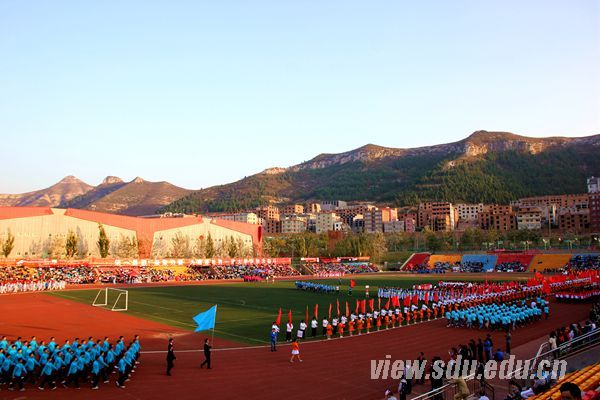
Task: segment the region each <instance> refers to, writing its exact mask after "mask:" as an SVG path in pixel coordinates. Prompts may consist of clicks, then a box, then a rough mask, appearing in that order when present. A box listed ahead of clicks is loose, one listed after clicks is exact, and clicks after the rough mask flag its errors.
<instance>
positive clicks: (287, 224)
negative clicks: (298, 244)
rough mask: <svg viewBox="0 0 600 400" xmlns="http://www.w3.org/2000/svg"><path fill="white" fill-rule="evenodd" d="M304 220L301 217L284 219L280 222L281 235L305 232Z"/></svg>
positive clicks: (305, 224)
mask: <svg viewBox="0 0 600 400" xmlns="http://www.w3.org/2000/svg"><path fill="white" fill-rule="evenodd" d="M306 226H307V223H306V219H305V218H301V217H286V218H284V219H282V220H281V233H284V234H288V233H302V232H306Z"/></svg>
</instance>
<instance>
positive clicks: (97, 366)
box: [0, 335, 141, 391]
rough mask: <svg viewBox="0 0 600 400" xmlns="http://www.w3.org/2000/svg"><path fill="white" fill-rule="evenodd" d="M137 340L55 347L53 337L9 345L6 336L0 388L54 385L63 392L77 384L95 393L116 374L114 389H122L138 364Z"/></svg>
mask: <svg viewBox="0 0 600 400" xmlns="http://www.w3.org/2000/svg"><path fill="white" fill-rule="evenodd" d="M140 350H141V346H140V340H139V336H138V335H135V336H134V338H133V340H132V341H131V342H129V343H126V342H125V339H124V338H123V336H121V337H119V339H118V340H117V341H116V342H114V343H111V341H110V338H108V337H105V338H104V339H102V340H101V339H94V338H93V337H91V336H90V337H88V338H87V339H79V338H75V339H74V340H73V341H70V340H68V339H67V340H65V341H64V342H63V343H62V344H58V343H57V342H56V340H55V338H54V337H51V338H50V340H49V341H48V343H46V342H45V341H44V340H41V341H39V342H38V340H37V338H36V337H35V336H32V337H31V339H30V340H23V339H22V338H21V337H19V338H17V339H16V340H14V341H11V342H9V341H8V340H7V338H6V336H4V337H2V339H1V340H0V388H1V387H2V386H4V385H7V386H8V389H9V390H15V389H18V390H21V391H24V390H25V387H26V385H27V384H32V385H37V388H38V389H39V390H44V389H45V388H46V387H47V388H49V389H51V390H54V389H56V388H57V386H58V384H62V386H64V387H65V388H67V387H74V388H77V389H79V388H80V383H88V384H89V385H90V387H91V388H92V389H99V387H100V383H101V382H103V383H108V382H109V377H110V375H111V374H112V373H115V374H117V378H116V379H115V385H116V386H117V387H119V388H123V389H124V388H125V382H127V381H128V380H129V379H130V378H131V374H132V372H134V371H135V369H136V367H137V365H138V364H139V357H140Z"/></svg>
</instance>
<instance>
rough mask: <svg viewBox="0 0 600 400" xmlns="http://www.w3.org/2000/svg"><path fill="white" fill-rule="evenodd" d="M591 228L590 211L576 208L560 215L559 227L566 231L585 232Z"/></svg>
mask: <svg viewBox="0 0 600 400" xmlns="http://www.w3.org/2000/svg"><path fill="white" fill-rule="evenodd" d="M589 228H590V211H589V210H580V211H577V210H574V211H570V212H564V213H561V214H559V216H558V229H560V230H562V231H565V232H585V231H587V230H588V229H589Z"/></svg>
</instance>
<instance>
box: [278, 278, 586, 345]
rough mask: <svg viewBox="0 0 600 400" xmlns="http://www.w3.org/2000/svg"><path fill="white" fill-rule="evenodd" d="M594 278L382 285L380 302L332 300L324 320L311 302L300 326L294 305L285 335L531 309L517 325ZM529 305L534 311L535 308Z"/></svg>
mask: <svg viewBox="0 0 600 400" xmlns="http://www.w3.org/2000/svg"><path fill="white" fill-rule="evenodd" d="M590 284H594V285H596V283H593V282H592V281H591V280H588V279H572V280H566V279H564V280H563V279H561V280H560V281H556V282H552V283H551V284H550V283H548V282H545V281H544V282H536V284H531V282H529V284H521V283H517V282H508V283H503V284H496V283H494V284H488V283H485V284H469V285H470V286H469V287H463V288H462V289H458V290H454V289H448V290H435V289H430V290H406V289H399V290H393V289H383V290H382V289H379V291H378V296H382V295H383V296H386V297H378V298H377V307H376V306H375V299H373V298H371V299H367V298H365V299H362V300H356V306H355V308H354V310H351V309H350V305H349V304H348V302H347V301H346V304H345V312H342V310H341V309H340V302H339V300H336V303H335V311H336V313H335V314H334V313H333V311H334V310H333V307H334V305H333V304H331V303H330V304H329V311H328V313H327V315H326V316H323V317H322V319H321V320H320V321H319V315H318V304H316V305H315V306H314V313H313V318H312V319H309V312H308V307H307V309H306V313H305V316H304V318H303V319H301V320H300V323H299V325H298V327H295V326H294V322H293V318H292V311H291V310H290V311H289V312H288V321H287V323H286V324H285V327H284V328H285V340H286V341H292V340H294V339H304V338H306V337H317V336H321V337H326V338H327V339H331V338H333V337H344V336H353V335H361V334H366V333H371V332H374V331H379V330H383V329H390V328H395V327H400V326H406V325H411V324H416V323H421V322H426V321H430V320H434V319H438V318H446V319H447V320H449V326H459V325H460V326H471V324H470V323H469V322H468V321H466V320H465V319H466V318H467V316H468V315H478V316H479V315H481V313H482V312H483V313H485V312H489V313H490V315H491V314H492V313H499V312H501V311H502V310H505V309H506V310H507V311H506V312H507V313H508V312H515V313H516V312H521V311H526V313H525V318H524V319H523V320H522V323H513V320H511V321H510V322H511V324H510V325H511V327H512V328H516V327H517V326H519V325H522V324H525V323H529V322H532V321H534V320H536V319H539V318H542V317H544V316H545V317H546V318H547V317H548V315H549V312H550V311H549V310H550V308H549V301H548V300H547V296H549V295H550V294H551V293H553V292H558V291H561V290H566V289H572V288H578V287H583V286H585V285H590ZM450 286H451V287H452V286H453V285H452V284H451V285H450ZM529 299H531V300H532V301H531V303H529V302H526V300H529ZM382 303H383V304H382ZM529 309H531V310H532V311H531V312H529ZM498 310H500V311H498ZM515 310H516V311H515ZM494 315H496V314H494ZM281 316H282V312H281V309H279V314H278V316H277V319H276V320H275V321H274V322H273V325H272V327H271V328H272V329H271V331H272V335H271V341H272V342H273V340H276V338H277V334H278V333H279V331H280V329H282V328H280V327H281ZM456 316H460V318H461V319H460V321H462V322H464V323H459V324H457V323H456V322H455V318H457V317H456ZM490 319H491V321H490ZM506 319H508V317H507V318H506ZM506 319H504V317H503V315H499V317H498V320H497V322H496V320H495V317H491V318H486V323H485V325H482V324H480V325H479V328H489V329H506V326H507V323H506V322H507V321H506ZM463 320H465V321H463ZM319 328H320V329H319ZM282 330H283V329H282ZM319 331H320V332H319ZM273 333H275V335H273Z"/></svg>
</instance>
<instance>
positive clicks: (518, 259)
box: [495, 253, 534, 272]
mask: <svg viewBox="0 0 600 400" xmlns="http://www.w3.org/2000/svg"><path fill="white" fill-rule="evenodd" d="M533 256H534V254H530V253H499V254H498V260H497V261H496V265H495V269H496V271H503V272H509V271H516V272H522V271H527V268H529V264H531V260H533Z"/></svg>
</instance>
